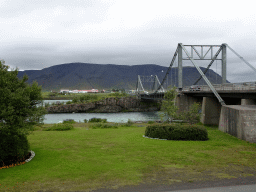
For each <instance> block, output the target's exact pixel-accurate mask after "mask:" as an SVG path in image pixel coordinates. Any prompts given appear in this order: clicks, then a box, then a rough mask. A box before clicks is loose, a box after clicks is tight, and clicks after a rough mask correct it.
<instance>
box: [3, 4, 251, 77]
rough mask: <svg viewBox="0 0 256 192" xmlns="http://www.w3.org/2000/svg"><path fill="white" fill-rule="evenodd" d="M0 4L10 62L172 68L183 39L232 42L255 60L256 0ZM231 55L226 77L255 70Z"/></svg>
mask: <svg viewBox="0 0 256 192" xmlns="http://www.w3.org/2000/svg"><path fill="white" fill-rule="evenodd" d="M0 10H1V11H0V24H1V30H0V38H1V44H0V59H4V60H5V61H6V64H7V65H10V66H11V68H16V67H18V68H19V69H20V70H28V69H43V68H45V67H50V66H53V65H58V64H64V63H71V62H84V63H97V64H119V65H137V64H157V65H162V66H166V67H167V66H169V65H170V62H171V60H172V57H173V54H174V52H175V50H176V47H177V44H178V43H183V44H184V45H186V44H187V45H188V44H195V45H196V44H203V45H210V44H213V45H220V44H222V43H227V44H228V45H229V46H230V47H232V48H233V49H234V50H235V51H236V52H238V53H239V54H240V55H241V56H242V57H243V58H244V59H246V60H247V61H248V62H249V63H250V64H252V65H253V66H254V67H256V14H255V13H256V11H255V6H254V2H253V1H247V0H244V1H242V2H241V1H233V0H232V1H229V0H226V1H223V0H221V1H218V0H215V1H205V0H204V1H199V0H194V1H191V0H189V1H187V0H183V1H179V0H176V1H172V0H154V1H152V0H105V1H104V0H102V1H100V0H0ZM227 54H228V78H229V80H231V81H235V80H236V79H237V78H238V77H239V78H240V79H239V81H249V80H251V79H252V78H254V77H255V76H256V75H255V73H254V72H253V71H252V70H251V69H250V68H249V67H247V66H246V64H245V63H243V62H241V60H240V59H239V58H238V57H237V56H235V55H234V54H233V53H232V52H231V51H229V50H228V51H227ZM208 63H209V61H208V62H206V63H204V64H200V65H202V66H203V65H204V66H207V64H208ZM185 65H190V66H192V63H185ZM213 70H216V64H215V65H214V66H213ZM217 70H218V71H217V72H218V73H220V62H219V63H218V65H217ZM253 80H256V78H254V79H253Z"/></svg>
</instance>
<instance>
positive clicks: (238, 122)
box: [219, 105, 256, 143]
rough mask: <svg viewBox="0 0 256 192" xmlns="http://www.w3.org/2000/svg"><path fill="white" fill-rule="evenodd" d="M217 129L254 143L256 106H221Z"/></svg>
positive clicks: (255, 140)
mask: <svg viewBox="0 0 256 192" xmlns="http://www.w3.org/2000/svg"><path fill="white" fill-rule="evenodd" d="M219 130H220V131H223V132H225V133H228V134H230V135H233V136H235V137H237V138H239V139H242V140H245V141H248V142H251V143H256V106H255V105H225V106H222V107H221V114H220V121H219Z"/></svg>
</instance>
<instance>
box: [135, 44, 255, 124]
mask: <svg viewBox="0 0 256 192" xmlns="http://www.w3.org/2000/svg"><path fill="white" fill-rule="evenodd" d="M227 50H230V51H231V52H232V53H233V54H234V55H236V56H237V57H238V58H239V60H241V61H240V62H242V63H245V64H246V66H248V67H249V68H250V71H251V72H256V69H255V68H254V67H253V66H252V65H251V64H250V63H249V62H247V61H246V60H245V59H244V58H243V57H241V56H240V55H239V54H238V53H237V52H236V51H234V50H233V49H232V48H231V47H230V46H229V45H228V44H226V43H223V44H221V45H183V44H182V43H179V44H178V46H177V48H176V51H175V53H174V56H173V58H172V61H171V63H170V66H169V67H168V69H167V71H166V74H165V76H164V77H163V79H162V81H160V80H159V78H158V77H157V76H156V75H155V76H153V75H151V76H140V75H139V76H138V79H137V84H136V92H137V94H138V96H139V97H140V98H141V99H142V100H148V101H150V102H154V101H158V100H162V99H163V98H164V93H165V92H166V89H164V85H166V83H167V82H168V77H169V74H170V72H171V71H172V67H173V66H174V63H176V60H178V64H177V67H176V70H175V71H177V82H176V84H175V85H176V87H177V92H178V96H177V98H176V101H177V102H176V105H178V108H179V111H186V110H188V109H189V108H190V106H191V105H192V104H193V103H194V102H199V103H201V104H202V113H203V115H202V117H201V122H203V123H204V124H216V125H218V124H219V119H220V113H221V107H222V106H226V105H256V82H255V81H246V82H238V83H230V82H228V81H227ZM185 60H187V61H186V62H189V61H190V63H192V66H193V67H194V68H196V70H197V72H198V73H199V78H198V79H196V80H195V81H194V82H192V83H191V85H189V86H188V85H186V86H184V85H183V81H184V78H186V77H183V73H182V70H183V62H184V61H185ZM201 61H203V62H204V63H206V62H207V63H208V65H207V67H206V68H202V67H199V65H198V62H201ZM215 62H219V63H220V64H221V74H220V75H218V76H219V77H220V78H221V80H220V81H219V82H217V81H215V82H213V81H212V82H211V81H210V80H209V71H210V70H213V63H215ZM239 67H240V68H241V69H243V67H244V65H240V66H239ZM232 70H235V69H232ZM207 72H208V73H207ZM171 75H173V73H171ZM216 75H217V74H216ZM172 79H173V78H172ZM216 79H217V76H216ZM202 81H203V82H204V85H200V84H199V82H202ZM145 83H151V86H150V88H148V89H147V90H146V89H145V86H144V85H145ZM167 84H168V83H167ZM166 87H167V86H166Z"/></svg>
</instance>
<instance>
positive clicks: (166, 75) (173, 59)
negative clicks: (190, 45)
mask: <svg viewBox="0 0 256 192" xmlns="http://www.w3.org/2000/svg"><path fill="white" fill-rule="evenodd" d="M177 54H178V47H177V49H176V51H175V53H174V56H173V58H172V62H171V64H170V66H169V68H168V70H167V72H166V74H165V77H164V79H163V81H162V83H161V85H159V87H158V88H157V90H156V91H155V92H154V93H157V91H158V90H159V89H161V87H162V86H163V84H164V82H165V80H166V78H167V77H168V75H169V72H170V70H171V68H172V66H173V63H174V61H175V59H176V56H177Z"/></svg>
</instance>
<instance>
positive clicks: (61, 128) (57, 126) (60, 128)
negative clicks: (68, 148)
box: [45, 123, 74, 131]
mask: <svg viewBox="0 0 256 192" xmlns="http://www.w3.org/2000/svg"><path fill="white" fill-rule="evenodd" d="M72 129H74V127H73V125H72V124H70V123H65V124H62V123H59V124H54V125H53V126H52V127H49V128H47V129H45V131H67V130H72Z"/></svg>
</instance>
